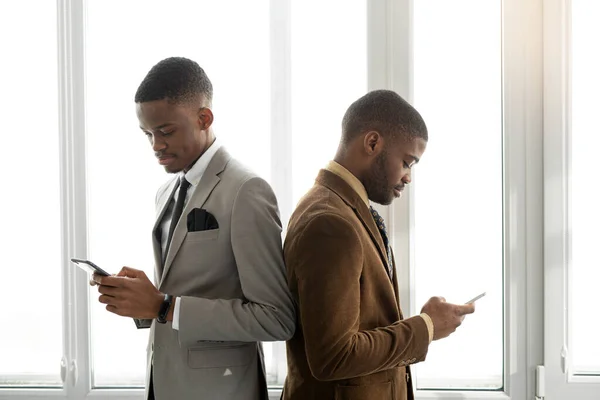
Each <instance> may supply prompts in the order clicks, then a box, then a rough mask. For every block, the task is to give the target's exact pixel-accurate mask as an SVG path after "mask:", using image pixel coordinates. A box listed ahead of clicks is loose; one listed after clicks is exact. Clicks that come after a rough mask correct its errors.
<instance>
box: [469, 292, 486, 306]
mask: <svg viewBox="0 0 600 400" xmlns="http://www.w3.org/2000/svg"><path fill="white" fill-rule="evenodd" d="M483 296H485V292H483V293H481V294H478V295H477V296H475V297H473V298H472V299H471V300H469V301H467V302H466V303H465V304H471V303H474V302H476V301H477V300H479V299H480V298H482V297H483Z"/></svg>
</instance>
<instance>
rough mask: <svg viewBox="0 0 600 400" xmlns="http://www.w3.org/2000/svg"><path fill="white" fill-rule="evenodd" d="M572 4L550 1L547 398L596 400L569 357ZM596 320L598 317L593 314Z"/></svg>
mask: <svg viewBox="0 0 600 400" xmlns="http://www.w3.org/2000/svg"><path fill="white" fill-rule="evenodd" d="M570 4H571V0H546V2H545V3H544V26H545V29H544V176H545V177H546V181H545V187H544V190H545V195H544V197H545V200H546V201H545V204H544V210H545V212H544V226H545V235H544V249H545V260H546V261H545V271H544V273H545V280H544V284H545V288H544V289H545V299H544V302H545V313H544V317H545V321H544V323H545V332H546V335H545V340H544V343H545V348H544V356H545V360H546V364H545V368H546V381H547V387H546V392H547V394H546V398H547V400H558V399H577V400H593V399H594V400H595V399H597V398H598V396H599V394H600V376H581V375H575V374H574V373H573V372H572V370H571V368H570V367H571V360H570V357H569V337H570V325H571V324H570V318H571V314H570V312H569V311H570V310H571V307H572V301H571V296H570V292H571V290H570V284H571V283H570V281H569V279H568V278H569V275H570V271H571V269H572V268H573V265H572V259H571V254H570V247H571V234H570V232H571V221H570V217H571V215H570V214H571V213H570V176H571V160H570V150H571V133H572V132H571V107H570V105H571V82H570V72H571V71H570V70H571V59H570V55H571V45H570V43H571V26H570V25H571V7H570ZM591 318H594V316H591Z"/></svg>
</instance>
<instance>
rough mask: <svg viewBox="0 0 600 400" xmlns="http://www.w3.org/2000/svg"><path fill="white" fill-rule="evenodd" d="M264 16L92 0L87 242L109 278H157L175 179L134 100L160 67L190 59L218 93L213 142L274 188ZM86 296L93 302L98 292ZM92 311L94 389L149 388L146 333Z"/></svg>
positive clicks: (97, 308) (247, 9) (239, 4)
mask: <svg viewBox="0 0 600 400" xmlns="http://www.w3.org/2000/svg"><path fill="white" fill-rule="evenodd" d="M268 6H269V4H268V2H266V1H262V2H247V1H242V0H239V1H235V2H234V3H233V4H232V3H231V2H229V3H221V2H212V1H174V2H170V3H169V6H168V7H165V5H164V3H163V2H160V1H145V0H144V1H128V2H126V3H123V2H120V1H114V0H110V1H106V0H103V1H94V0H88V2H87V25H86V27H87V29H86V31H87V32H86V33H87V36H86V39H87V42H86V44H87V47H86V56H87V59H86V66H87V68H86V87H87V116H88V120H87V179H88V181H87V182H88V185H87V186H88V204H89V206H88V207H89V212H88V232H89V233H88V238H89V239H88V240H89V254H90V259H92V260H94V262H96V263H98V264H99V265H101V266H103V267H105V269H108V270H109V271H110V272H113V273H116V272H118V271H119V270H120V269H121V267H122V266H123V265H127V266H130V267H133V268H138V269H143V270H144V271H145V272H146V274H147V275H148V276H149V277H151V279H152V277H153V276H154V257H153V252H152V242H151V240H150V238H151V236H150V233H151V232H152V227H153V225H154V222H155V212H154V198H155V194H156V190H157V189H158V187H159V186H160V185H161V184H162V183H163V182H165V181H166V180H168V179H169V176H168V175H167V174H166V173H165V172H164V170H163V168H162V167H161V166H160V165H158V163H157V162H156V159H155V158H154V155H153V152H152V148H151V146H150V145H149V144H148V141H147V139H146V137H145V135H144V134H143V133H142V131H141V130H140V129H139V127H138V121H137V117H136V115H135V103H134V101H133V99H134V95H135V92H136V90H137V87H138V85H139V84H140V83H141V81H142V79H143V78H144V76H145V75H146V73H147V72H148V71H149V70H150V68H151V67H152V66H153V65H154V64H156V63H157V62H158V61H160V60H162V59H163V58H166V57H172V56H183V57H188V58H190V59H193V60H195V61H197V62H198V63H199V64H200V65H201V66H202V67H203V68H204V69H205V71H206V73H207V74H208V76H209V78H210V79H211V81H212V83H213V89H214V101H213V111H214V115H215V124H214V129H215V134H216V135H217V136H218V137H219V138H220V139H221V140H223V141H224V143H225V146H226V147H227V148H228V149H229V150H230V151H231V152H232V153H233V154H234V155H235V156H236V157H237V158H239V159H240V160H241V161H243V162H245V163H246V165H248V166H249V167H250V168H252V169H254V170H255V171H256V172H257V173H259V174H260V175H261V176H263V177H264V178H266V179H267V180H268V179H269V177H270V158H269V157H263V156H261V155H262V154H265V153H266V154H268V153H269V152H270V130H269V122H270V113H269V104H270V99H269V85H270V78H269V66H270V63H269V7H268ZM232 7H234V8H235V9H236V12H235V13H231V12H230V10H231V8H232ZM116 8H118V9H119V12H118V13H115V12H114V10H115V9H116ZM199 15H210V16H211V17H210V18H198V16H199ZM107 21H110V29H108V30H107V29H106V23H107ZM167 21H168V24H173V23H174V22H175V21H176V24H177V29H155V28H156V27H157V26H160V25H163V24H165V23H167ZM242 32H243V34H242ZM223 49H227V51H223ZM133 53H135V57H132V54H133ZM107 82H110V84H107ZM126 166H127V167H126ZM90 291H91V294H92V298H93V299H94V300H95V299H96V298H97V297H98V296H97V291H96V290H95V288H91V289H90ZM91 308H92V333H91V336H92V360H93V368H92V371H93V385H94V386H96V387H105V386H141V385H143V384H144V379H145V374H146V367H145V365H146V345H147V340H148V339H147V338H148V331H147V330H137V329H136V328H135V325H134V323H133V321H131V320H128V319H124V318H121V317H118V316H115V315H112V314H110V313H107V312H106V310H105V309H104V307H103V305H101V304H99V303H98V302H97V301H92V302H91ZM107 342H108V343H111V344H112V345H111V346H110V347H107V346H106V343H107Z"/></svg>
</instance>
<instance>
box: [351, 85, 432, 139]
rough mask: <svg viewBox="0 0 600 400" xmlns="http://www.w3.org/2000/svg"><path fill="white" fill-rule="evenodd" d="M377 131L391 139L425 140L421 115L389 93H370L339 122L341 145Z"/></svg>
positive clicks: (395, 94) (405, 102) (393, 93)
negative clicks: (361, 135) (340, 125)
mask: <svg viewBox="0 0 600 400" xmlns="http://www.w3.org/2000/svg"><path fill="white" fill-rule="evenodd" d="M369 131H377V132H379V133H380V134H381V135H382V136H384V137H385V136H388V137H390V136H391V137H392V138H394V139H395V138H404V139H414V138H421V139H423V140H425V141H427V140H428V135H427V126H426V125H425V121H423V118H422V117H421V114H419V112H418V111H417V110H416V109H415V108H414V107H413V106H411V105H410V104H409V103H408V102H407V101H406V100H404V99H403V98H402V97H400V95H399V94H398V93H396V92H394V91H392V90H373V91H371V92H369V93H367V94H366V95H364V96H363V97H361V98H360V99H358V100H356V101H355V102H354V103H352V104H351V105H350V107H348V110H346V114H344V118H343V120H342V143H344V144H348V143H350V142H351V141H352V140H354V138H356V137H357V136H359V135H360V134H362V133H365V132H369Z"/></svg>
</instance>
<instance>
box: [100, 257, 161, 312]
mask: <svg viewBox="0 0 600 400" xmlns="http://www.w3.org/2000/svg"><path fill="white" fill-rule="evenodd" d="M93 280H94V282H95V283H96V284H97V285H98V292H100V293H101V296H100V297H99V298H98V300H99V301H100V303H103V304H106V309H107V310H108V311H110V312H112V313H115V314H117V315H121V316H123V317H132V318H139V319H153V318H156V316H157V315H158V311H159V309H160V305H161V304H162V302H163V299H164V295H163V294H162V293H161V292H159V291H158V289H157V288H156V287H154V285H153V284H152V282H150V279H148V277H147V276H146V274H145V273H144V271H141V270H139V269H134V268H129V267H123V269H121V271H119V273H118V274H117V275H113V276H101V275H98V274H94V276H93Z"/></svg>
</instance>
